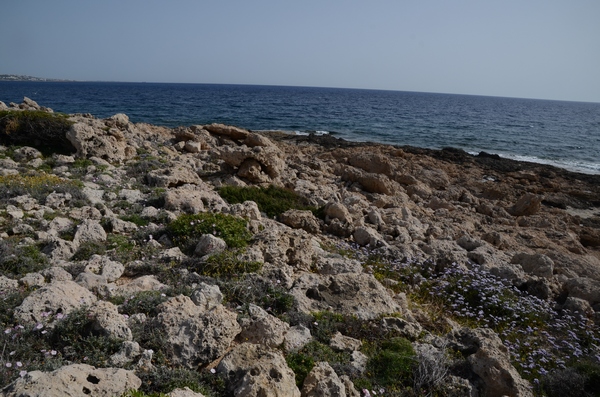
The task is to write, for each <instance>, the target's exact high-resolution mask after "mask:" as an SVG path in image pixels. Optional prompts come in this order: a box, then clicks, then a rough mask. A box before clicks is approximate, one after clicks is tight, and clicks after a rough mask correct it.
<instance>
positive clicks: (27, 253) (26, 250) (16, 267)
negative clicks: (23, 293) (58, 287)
mask: <svg viewBox="0 0 600 397" xmlns="http://www.w3.org/2000/svg"><path fill="white" fill-rule="evenodd" d="M48 266H49V262H48V258H47V257H46V255H44V254H42V253H41V252H40V249H39V248H38V247H37V246H36V245H22V246H20V245H16V244H15V242H14V241H7V240H1V241H0V274H3V275H13V276H24V275H25V274H27V273H33V272H38V271H40V270H43V269H45V268H46V267H48Z"/></svg>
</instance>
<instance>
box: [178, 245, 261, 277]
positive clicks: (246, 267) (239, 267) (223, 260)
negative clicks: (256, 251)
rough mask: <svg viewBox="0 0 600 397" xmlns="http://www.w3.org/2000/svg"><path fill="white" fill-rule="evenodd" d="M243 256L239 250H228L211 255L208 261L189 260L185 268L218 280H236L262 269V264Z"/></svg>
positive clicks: (184, 264) (185, 263)
mask: <svg viewBox="0 0 600 397" xmlns="http://www.w3.org/2000/svg"><path fill="white" fill-rule="evenodd" d="M241 255H242V252H241V251H240V250H239V249H237V250H226V251H223V252H220V253H218V254H214V255H211V256H210V257H208V259H207V260H201V259H197V258H191V259H188V260H186V261H185V262H184V263H183V266H185V267H186V268H187V269H188V270H193V271H195V272H198V273H199V274H201V275H203V276H209V277H216V278H222V277H226V278H236V277H239V276H241V275H242V274H244V273H255V272H257V271H259V270H260V269H261V268H262V263H261V262H256V261H247V260H244V259H243V258H242V257H241Z"/></svg>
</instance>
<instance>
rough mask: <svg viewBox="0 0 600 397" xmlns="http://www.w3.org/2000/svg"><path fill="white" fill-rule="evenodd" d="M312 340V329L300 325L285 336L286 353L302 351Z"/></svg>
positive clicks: (289, 330) (292, 328) (291, 328)
mask: <svg viewBox="0 0 600 397" xmlns="http://www.w3.org/2000/svg"><path fill="white" fill-rule="evenodd" d="M311 340H312V336H311V334H310V329H308V328H306V327H305V326H304V325H302V324H299V325H294V326H293V327H290V328H289V329H288V332H287V333H286V334H285V340H284V342H283V345H284V347H285V350H286V351H295V350H300V349H302V348H303V347H304V345H306V344H307V343H308V342H310V341H311Z"/></svg>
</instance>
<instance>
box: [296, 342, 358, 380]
mask: <svg viewBox="0 0 600 397" xmlns="http://www.w3.org/2000/svg"><path fill="white" fill-rule="evenodd" d="M286 361H287V363H288V366H289V367H290V368H291V369H292V370H293V371H294V374H295V376H296V384H297V385H298V386H301V385H302V383H304V379H305V378H306V376H307V375H308V373H309V372H310V371H311V370H312V368H313V367H314V365H315V363H317V362H319V361H326V362H328V363H329V364H330V365H331V366H332V367H333V368H334V369H335V371H336V373H337V374H338V375H345V374H346V372H347V371H346V370H345V367H346V366H348V365H349V364H350V362H351V355H350V353H348V352H336V351H334V350H333V349H332V348H331V347H329V346H328V345H326V344H324V343H321V342H318V341H311V342H309V343H308V344H306V345H305V346H304V347H303V348H302V349H300V350H299V351H297V352H292V353H289V354H288V355H287V356H286Z"/></svg>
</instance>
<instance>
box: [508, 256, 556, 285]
mask: <svg viewBox="0 0 600 397" xmlns="http://www.w3.org/2000/svg"><path fill="white" fill-rule="evenodd" d="M510 263H513V264H519V265H521V267H522V268H523V270H525V272H526V273H529V274H533V275H535V276H539V277H544V278H548V279H551V278H552V276H553V274H554V262H553V261H552V259H550V258H549V257H547V256H546V255H544V254H527V253H524V252H521V253H518V254H515V255H514V256H513V257H512V259H511V261H510Z"/></svg>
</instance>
